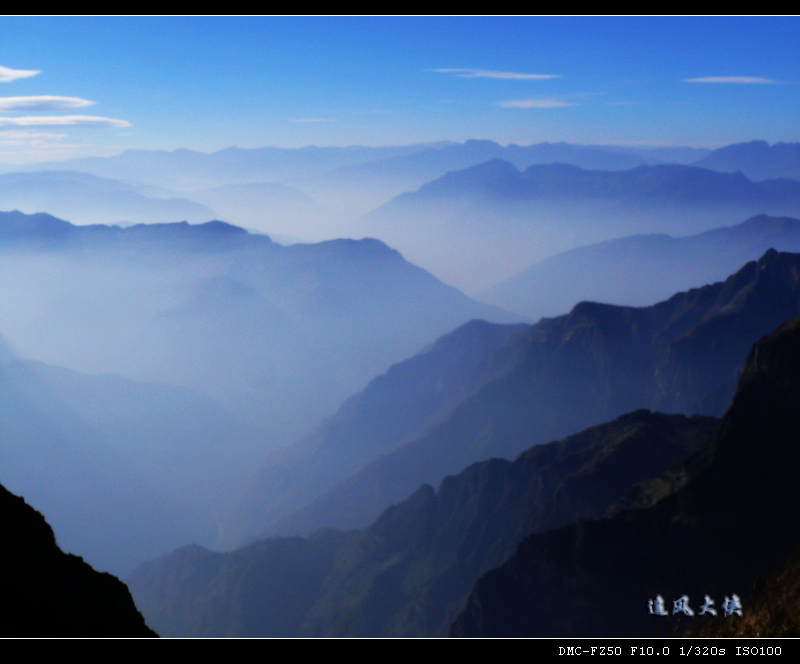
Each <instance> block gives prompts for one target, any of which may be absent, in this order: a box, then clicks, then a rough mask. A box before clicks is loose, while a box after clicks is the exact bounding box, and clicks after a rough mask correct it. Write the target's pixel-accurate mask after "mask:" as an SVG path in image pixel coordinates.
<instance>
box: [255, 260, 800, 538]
mask: <svg viewBox="0 0 800 664" xmlns="http://www.w3.org/2000/svg"><path fill="white" fill-rule="evenodd" d="M798 274H800V255H797V254H785V253H778V252H775V251H768V252H767V253H766V254H764V256H762V257H761V259H759V261H757V262H755V261H754V262H751V263H748V264H746V265H745V266H744V267H743V268H741V269H740V270H739V271H738V272H737V273H735V274H734V275H732V276H730V277H729V278H728V279H726V280H725V281H724V282H719V283H716V284H712V285H710V286H704V287H703V288H698V289H694V290H690V291H687V292H684V293H678V294H676V295H674V296H673V297H671V298H670V299H668V300H665V301H664V302H661V303H659V304H656V305H654V306H651V307H642V308H635V307H619V306H611V305H605V304H598V303H592V302H583V303H581V304H578V305H577V306H576V307H575V308H574V309H573V310H572V311H571V312H570V313H569V314H567V315H564V316H559V317H558V318H552V319H544V320H542V321H540V322H539V323H537V324H536V325H533V326H531V327H529V328H528V329H527V332H526V333H525V334H524V335H521V336H519V337H516V341H514V342H513V344H514V345H511V346H509V351H513V354H511V355H510V356H508V357H509V358H510V359H511V361H512V363H511V364H510V365H507V366H506V369H505V371H504V372H503V373H502V374H501V375H498V376H496V377H494V378H493V379H492V380H490V381H488V382H486V384H485V385H483V386H481V387H480V389H479V390H478V391H477V392H476V393H475V394H474V395H473V396H468V395H465V398H464V399H463V400H462V401H461V402H459V403H458V404H457V405H455V407H454V408H453V410H452V413H450V414H449V416H448V417H446V418H445V419H444V420H442V421H441V422H439V423H438V424H436V425H435V426H433V427H431V428H430V429H429V430H427V431H423V432H421V433H420V434H419V435H417V436H416V437H415V438H413V439H411V440H410V441H408V442H407V443H406V444H404V445H402V446H399V447H397V448H396V449H395V450H389V449H388V448H386V447H383V448H381V449H382V452H381V454H382V455H383V456H379V457H377V458H375V459H374V460H372V461H369V462H368V463H365V465H364V466H363V467H362V468H361V469H359V470H358V471H357V472H356V473H355V474H353V475H352V476H351V477H349V478H348V479H346V480H345V481H343V482H341V483H340V484H338V485H337V486H335V487H333V488H332V489H330V490H329V491H327V492H326V493H324V494H322V495H320V496H319V497H318V498H316V499H315V500H314V501H313V502H312V503H310V504H309V505H308V506H307V507H305V508H303V509H302V510H299V511H298V512H297V513H296V514H293V515H291V516H287V517H286V518H285V519H283V520H281V521H280V522H279V523H277V524H275V525H274V526H273V528H272V529H271V530H268V531H267V532H269V533H270V534H283V535H295V534H304V535H307V534H310V533H312V532H314V531H315V530H316V529H318V528H321V527H327V526H332V527H339V528H353V527H358V528H363V527H366V526H367V525H368V524H369V523H371V522H372V520H373V519H375V518H377V516H378V515H379V514H380V513H381V511H383V510H384V509H385V508H386V507H388V506H389V505H391V504H392V503H395V502H397V501H399V500H402V499H403V498H404V497H405V496H407V495H409V494H410V493H411V492H412V491H414V490H415V489H416V488H417V487H418V486H419V485H420V484H426V483H427V484H431V485H433V486H436V485H438V484H439V483H440V482H441V481H442V479H443V478H444V477H446V476H447V475H450V474H453V473H457V472H459V470H460V469H462V468H464V467H466V466H467V465H469V464H471V463H473V462H475V461H478V460H482V459H487V458H490V457H503V458H507V459H513V458H514V457H516V456H517V455H518V454H520V453H521V452H522V451H524V450H525V449H527V448H529V447H530V446H531V445H533V444H536V443H544V442H547V441H549V440H554V439H558V438H562V437H564V436H568V435H570V434H573V433H575V432H577V431H580V430H582V429H584V428H586V427H589V426H593V425H596V424H599V423H601V422H604V421H608V420H610V419H613V418H615V417H618V416H620V415H622V414H623V413H626V412H630V411H632V410H636V409H639V408H647V409H650V410H656V411H662V412H678V413H684V414H693V413H702V414H706V415H713V416H719V415H722V414H723V413H724V412H725V409H726V408H727V406H728V404H730V400H731V398H732V396H733V393H734V391H735V389H736V382H737V380H738V377H739V373H740V371H741V368H742V364H743V361H744V358H745V357H746V355H747V352H748V351H749V349H750V347H751V345H752V344H753V343H755V341H757V340H758V339H759V338H760V337H762V336H763V335H765V334H768V333H769V332H770V331H771V330H773V329H774V328H775V327H776V326H777V325H779V324H780V323H781V322H782V321H784V320H787V319H788V318H791V317H793V316H797V315H800V282H798V278H797V275H798ZM457 338H458V335H454V336H453V339H457ZM442 343H443V345H445V344H447V340H446V339H444V340H442ZM406 398H407V397H406ZM352 424H354V425H358V426H353V428H352V429H351V430H350V436H349V437H350V438H352V439H353V440H358V441H360V443H359V444H360V445H361V446H362V448H368V447H369V445H371V444H372V443H371V440H372V436H373V435H374V433H372V432H370V430H369V429H367V428H366V427H363V426H360V425H359V423H358V422H357V421H356V422H354V423H352ZM332 449H335V448H332ZM343 449H344V448H343ZM331 455H332V456H335V455H334V453H333V452H332V451H331ZM362 458H363V457H362ZM254 509H258V503H257V502H256V503H254ZM264 525H265V526H266V525H267V524H266V523H265V524H264ZM262 532H263V531H262Z"/></svg>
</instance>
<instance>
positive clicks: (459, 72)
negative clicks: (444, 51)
mask: <svg viewBox="0 0 800 664" xmlns="http://www.w3.org/2000/svg"><path fill="white" fill-rule="evenodd" d="M430 71H434V72H436V73H437V74H455V75H456V76H457V77H458V78H497V79H504V80H517V81H544V80H547V79H551V78H561V75H560V74H529V73H524V72H516V71H493V70H489V69H460V68H450V69H431V70H430Z"/></svg>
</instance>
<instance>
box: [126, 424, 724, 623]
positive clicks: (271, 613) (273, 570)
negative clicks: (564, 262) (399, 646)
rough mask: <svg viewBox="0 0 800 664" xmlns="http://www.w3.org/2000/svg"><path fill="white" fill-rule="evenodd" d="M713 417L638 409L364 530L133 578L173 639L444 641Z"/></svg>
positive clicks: (477, 468) (422, 495)
mask: <svg viewBox="0 0 800 664" xmlns="http://www.w3.org/2000/svg"><path fill="white" fill-rule="evenodd" d="M716 425H717V421H716V420H713V419H711V418H701V417H695V418H691V419H687V418H684V417H682V416H666V415H659V414H654V413H650V412H647V411H639V412H636V413H631V414H629V415H626V416H624V417H621V418H619V419H618V420H616V421H614V422H611V423H608V424H605V425H602V426H600V427H596V428H594V429H590V430H588V431H585V432H583V433H581V434H578V435H575V436H572V437H571V438H568V439H567V440H564V441H560V442H554V443H551V444H548V445H540V446H537V447H534V448H532V449H531V450H529V451H528V452H526V453H525V454H523V455H522V456H520V457H519V458H518V459H517V460H516V461H514V462H513V463H512V462H509V461H502V460H499V459H493V460H490V461H486V462H483V463H480V464H475V465H473V466H470V467H469V468H467V469H466V470H465V471H463V472H462V473H460V474H459V475H457V476H455V477H448V478H447V479H446V480H445V481H444V482H443V483H442V485H441V487H440V488H439V490H438V491H437V492H435V491H434V490H433V489H432V488H431V487H430V486H427V485H426V486H423V487H422V488H420V489H419V490H418V491H416V492H415V493H414V494H413V495H411V496H410V497H409V498H407V499H406V500H405V501H403V502H401V503H400V504H398V505H395V506H393V507H391V508H389V509H387V510H386V511H385V512H384V513H383V514H382V515H381V516H380V518H378V519H377V521H376V522H375V523H374V524H373V525H371V526H370V527H369V528H367V529H366V530H365V531H363V532H359V531H350V532H348V533H341V532H338V531H332V530H324V531H320V532H318V533H316V534H315V535H314V536H312V537H310V538H308V539H302V538H297V537H296V538H273V539H268V540H265V541H262V542H258V543H256V544H253V545H250V546H248V547H245V548H243V549H240V550H238V551H235V552H233V553H228V554H216V553H212V552H209V551H206V550H203V549H201V548H200V547H186V548H184V549H181V550H178V551H176V552H175V553H174V554H172V555H170V556H167V557H164V558H161V559H159V560H155V561H152V562H149V563H146V564H144V565H142V566H141V567H140V568H139V569H138V570H137V571H136V572H135V573H134V574H133V576H132V577H131V578H130V580H129V583H130V587H131V589H132V592H133V593H134V596H135V597H136V601H137V604H138V605H139V606H140V607H141V608H142V610H143V611H144V613H145V615H146V616H147V618H148V620H149V621H150V622H151V624H153V625H155V626H156V628H157V629H158V630H160V631H161V632H162V634H164V635H195V636H200V635H203V636H211V635H216V636H223V635H224V636H293V635H305V636H390V635H392V636H397V635H403V636H430V635H435V634H438V635H441V634H444V633H445V631H446V628H447V625H448V624H449V622H450V621H451V620H452V618H453V617H454V616H455V615H456V613H457V611H458V610H459V608H460V607H461V606H462V605H463V602H464V599H465V597H466V595H467V593H468V591H469V588H470V586H471V584H472V580H473V579H475V578H476V577H477V576H478V575H479V574H480V573H481V571H483V570H486V569H488V568H489V567H491V566H492V565H494V564H497V561H500V560H503V559H504V558H505V557H507V556H508V555H509V553H510V552H511V551H513V549H514V546H515V545H516V543H517V542H518V541H519V540H520V539H521V538H522V537H524V536H525V535H526V534H527V533H528V532H530V531H538V530H543V529H547V528H550V527H554V526H557V525H560V524H564V523H570V522H571V521H573V520H574V519H576V518H578V517H580V516H586V517H588V516H599V515H600V514H602V512H603V511H604V510H605V509H606V507H608V506H609V505H610V504H612V503H613V502H614V501H615V500H617V499H619V498H620V497H621V496H622V495H623V494H624V493H625V491H626V489H627V488H628V487H629V486H630V485H631V484H633V483H635V482H637V481H640V480H642V479H645V478H647V477H650V476H652V475H654V474H658V473H659V472H661V471H662V470H664V469H666V468H667V467H669V466H670V464H673V463H676V462H677V461H679V460H680V459H681V458H683V457H684V456H686V455H687V454H689V453H690V452H692V451H694V450H696V449H697V448H698V447H699V446H700V445H701V444H702V443H703V442H704V441H705V440H706V439H707V438H708V436H710V435H711V434H712V432H713V430H714V429H715V428H716Z"/></svg>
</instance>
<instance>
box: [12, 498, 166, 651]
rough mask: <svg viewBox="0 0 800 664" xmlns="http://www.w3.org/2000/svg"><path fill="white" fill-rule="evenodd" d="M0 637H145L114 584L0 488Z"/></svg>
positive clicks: (122, 590) (138, 618) (150, 633)
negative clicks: (66, 548) (61, 544)
mask: <svg viewBox="0 0 800 664" xmlns="http://www.w3.org/2000/svg"><path fill="white" fill-rule="evenodd" d="M0 528H1V529H2V532H3V544H2V546H1V547H0V586H2V589H3V591H2V594H1V595H0V637H2V638H36V637H47V638H59V637H60V638H64V637H128V638H133V637H148V636H156V634H155V633H154V632H153V631H152V630H150V629H149V628H148V627H147V625H145V622H144V619H143V618H142V616H141V614H140V613H139V612H138V611H137V609H136V607H135V606H134V604H133V600H132V599H131V596H130V593H129V592H128V589H127V588H126V587H125V584H123V583H122V582H121V581H119V579H117V578H115V577H113V576H111V575H110V574H101V573H99V572H96V571H95V570H93V569H92V568H91V567H89V565H87V564H86V563H85V562H83V560H81V559H80V558H78V557H77V556H72V555H67V554H65V553H64V552H63V551H61V549H59V548H58V545H57V544H56V540H55V537H54V536H53V531H52V530H51V529H50V527H49V526H48V525H47V522H46V521H45V520H44V517H43V516H42V515H41V514H40V513H39V512H37V511H36V510H34V509H33V508H32V507H30V506H29V505H28V504H26V502H25V501H24V500H23V499H22V498H20V497H18V496H15V495H13V494H12V493H10V492H9V491H7V490H6V489H5V488H4V487H3V486H0Z"/></svg>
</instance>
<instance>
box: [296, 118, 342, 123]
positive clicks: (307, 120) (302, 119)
mask: <svg viewBox="0 0 800 664" xmlns="http://www.w3.org/2000/svg"><path fill="white" fill-rule="evenodd" d="M292 122H334V119H333V118H294V119H293V120H292Z"/></svg>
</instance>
